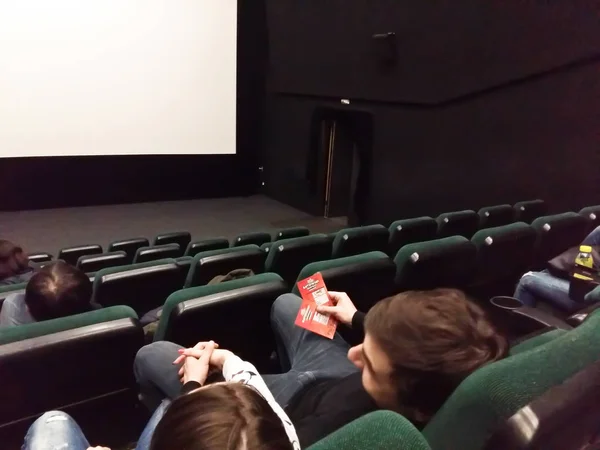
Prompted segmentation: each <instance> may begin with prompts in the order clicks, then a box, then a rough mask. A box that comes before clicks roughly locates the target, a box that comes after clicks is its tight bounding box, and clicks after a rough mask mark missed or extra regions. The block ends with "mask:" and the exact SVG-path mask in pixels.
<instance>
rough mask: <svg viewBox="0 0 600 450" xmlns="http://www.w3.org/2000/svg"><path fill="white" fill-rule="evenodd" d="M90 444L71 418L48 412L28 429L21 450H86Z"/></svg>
mask: <svg viewBox="0 0 600 450" xmlns="http://www.w3.org/2000/svg"><path fill="white" fill-rule="evenodd" d="M89 446H90V444H89V443H88V441H87V439H86V438H85V436H84V434H83V431H81V428H79V425H77V422H75V421H74V420H73V418H72V417H71V416H69V415H68V414H66V413H64V412H62V411H49V412H47V413H44V414H43V415H42V416H41V417H39V418H38V419H37V420H36V421H35V422H33V424H32V425H31V426H30V427H29V430H28V431H27V434H26V435H25V442H24V443H23V447H21V448H22V450H86V449H87V448H88V447H89Z"/></svg>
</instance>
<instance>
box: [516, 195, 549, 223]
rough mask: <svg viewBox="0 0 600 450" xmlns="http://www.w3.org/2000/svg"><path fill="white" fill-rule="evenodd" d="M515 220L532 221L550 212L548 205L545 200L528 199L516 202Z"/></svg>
mask: <svg viewBox="0 0 600 450" xmlns="http://www.w3.org/2000/svg"><path fill="white" fill-rule="evenodd" d="M513 208H514V210H515V222H525V223H531V222H533V221H534V220H535V219H537V218H538V217H542V216H545V215H546V214H547V213H548V205H546V202H545V201H544V200H540V199H537V200H527V201H524V202H518V203H515V206H513Z"/></svg>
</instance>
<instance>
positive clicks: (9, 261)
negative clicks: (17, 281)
mask: <svg viewBox="0 0 600 450" xmlns="http://www.w3.org/2000/svg"><path fill="white" fill-rule="evenodd" d="M28 268H29V258H28V256H27V254H26V253H25V252H24V251H23V249H22V248H21V247H19V246H18V245H15V244H13V243H12V242H10V241H6V240H0V280H2V279H4V278H9V277H12V276H14V275H18V274H20V273H22V272H24V271H25V270H27V269H28Z"/></svg>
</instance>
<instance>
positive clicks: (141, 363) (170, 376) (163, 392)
mask: <svg viewBox="0 0 600 450" xmlns="http://www.w3.org/2000/svg"><path fill="white" fill-rule="evenodd" d="M180 348H183V347H181V346H180V345H177V344H173V343H172V342H167V341H157V342H153V343H152V344H149V345H146V346H144V347H142V348H141V349H140V350H139V351H138V353H137V355H136V356H135V361H134V363H133V372H134V374H135V379H136V380H137V382H138V384H139V385H140V393H141V394H142V402H143V403H144V404H145V405H146V406H147V407H148V408H149V409H150V410H151V411H154V410H155V409H156V408H157V407H158V405H159V404H160V403H161V401H162V400H163V399H164V398H170V399H173V398H175V397H177V396H178V395H179V392H180V390H181V381H180V380H179V374H178V372H179V367H180V366H175V365H173V361H175V359H177V357H178V356H179V353H178V352H177V350H179V349H180Z"/></svg>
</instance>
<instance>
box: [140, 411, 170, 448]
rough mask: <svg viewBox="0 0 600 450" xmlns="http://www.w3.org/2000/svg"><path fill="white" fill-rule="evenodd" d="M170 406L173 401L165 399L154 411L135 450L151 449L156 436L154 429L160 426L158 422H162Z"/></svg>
mask: <svg viewBox="0 0 600 450" xmlns="http://www.w3.org/2000/svg"><path fill="white" fill-rule="evenodd" d="M170 404H171V400H166V399H165V400H163V401H162V403H161V404H160V406H159V407H158V409H157V410H156V411H154V414H152V417H151V418H150V420H149V421H148V423H147V424H146V426H145V427H144V431H142V435H141V436H140V438H139V440H138V443H137V445H136V446H135V450H149V449H150V443H151V442H152V435H153V434H154V429H155V428H156V426H157V425H158V422H160V419H162V418H163V416H164V415H165V412H167V408H168V407H169V405H170Z"/></svg>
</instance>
